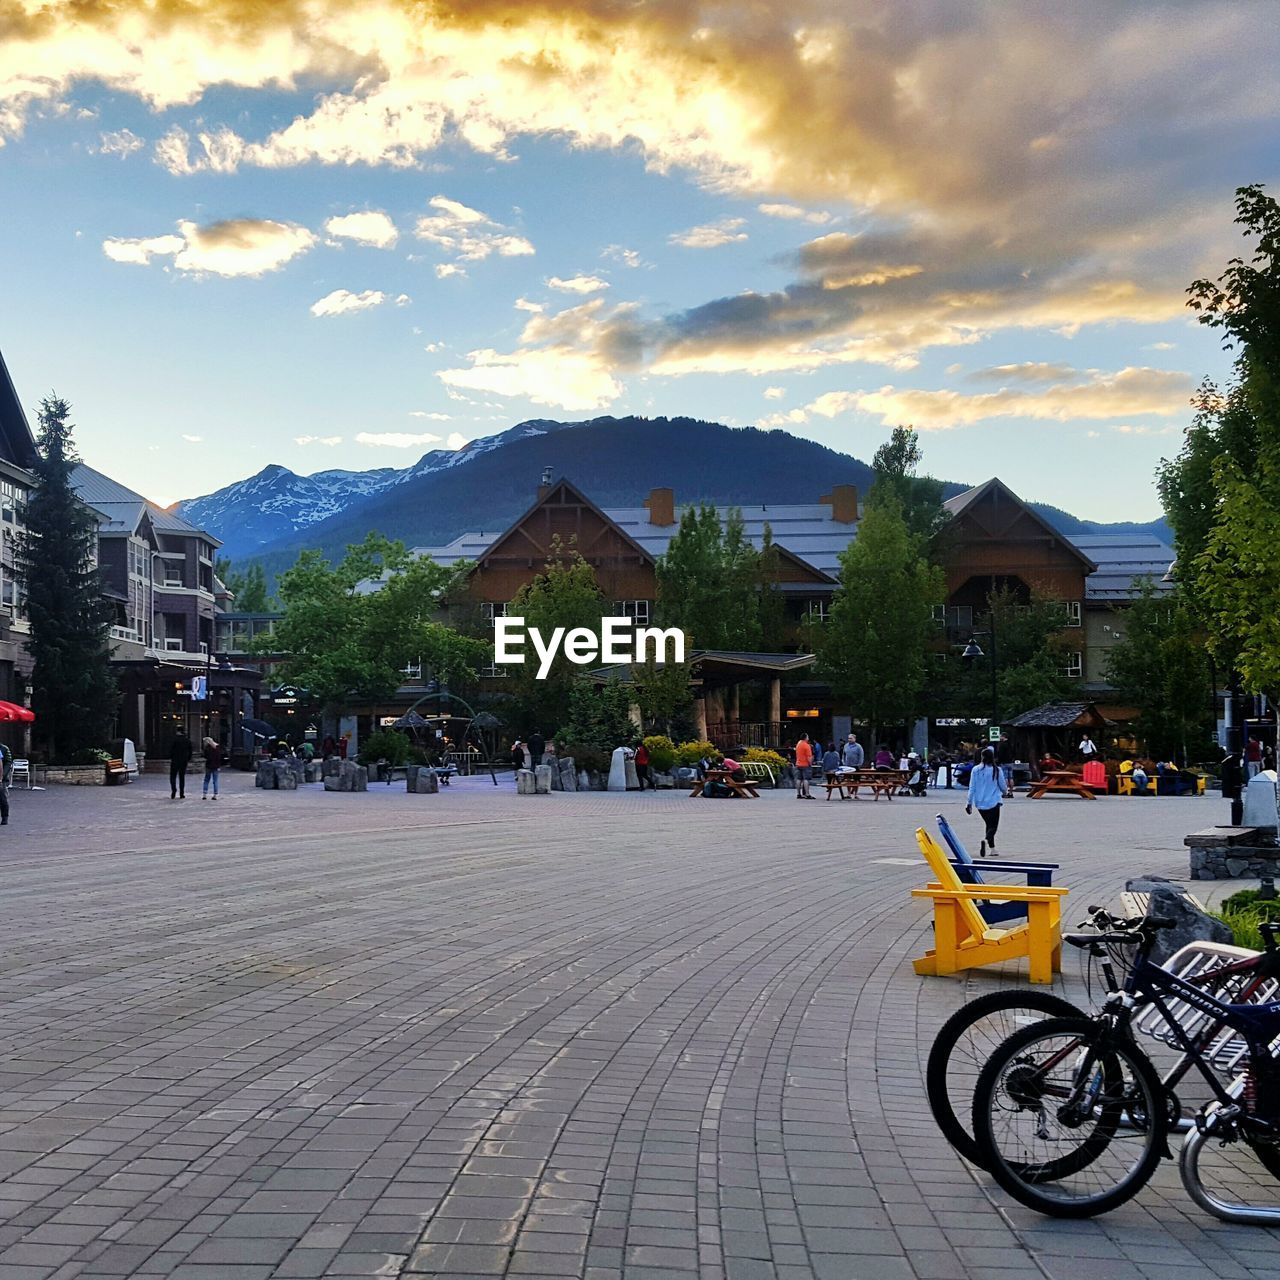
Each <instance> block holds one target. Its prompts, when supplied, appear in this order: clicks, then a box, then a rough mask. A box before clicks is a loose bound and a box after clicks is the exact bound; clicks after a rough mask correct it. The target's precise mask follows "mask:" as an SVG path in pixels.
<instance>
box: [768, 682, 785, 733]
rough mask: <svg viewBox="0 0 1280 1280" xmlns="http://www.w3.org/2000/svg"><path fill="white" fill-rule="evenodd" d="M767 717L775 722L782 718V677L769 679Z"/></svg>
mask: <svg viewBox="0 0 1280 1280" xmlns="http://www.w3.org/2000/svg"><path fill="white" fill-rule="evenodd" d="M769 719H770V720H772V721H773V722H774V723H775V724H777V723H778V722H779V721H780V720H781V719H782V677H781V676H774V677H773V679H772V680H770V681H769Z"/></svg>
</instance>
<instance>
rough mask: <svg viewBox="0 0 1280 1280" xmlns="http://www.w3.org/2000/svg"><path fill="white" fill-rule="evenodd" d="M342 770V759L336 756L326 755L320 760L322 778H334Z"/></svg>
mask: <svg viewBox="0 0 1280 1280" xmlns="http://www.w3.org/2000/svg"><path fill="white" fill-rule="evenodd" d="M341 770H342V761H341V759H340V758H339V757H338V756H326V757H325V759H323V760H322V761H321V762H320V776H321V777H322V778H336V777H337V776H338V774H339V773H340V772H341Z"/></svg>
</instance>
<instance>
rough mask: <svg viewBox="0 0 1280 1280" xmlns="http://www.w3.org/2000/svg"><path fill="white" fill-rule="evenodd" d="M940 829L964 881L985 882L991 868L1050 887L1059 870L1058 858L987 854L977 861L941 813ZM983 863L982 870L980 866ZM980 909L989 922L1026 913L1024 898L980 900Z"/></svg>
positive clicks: (1034, 886) (1038, 886)
mask: <svg viewBox="0 0 1280 1280" xmlns="http://www.w3.org/2000/svg"><path fill="white" fill-rule="evenodd" d="M938 830H939V831H940V832H941V833H942V841H943V843H944V844H945V845H946V846H947V852H948V853H949V854H950V855H951V856H950V862H951V865H952V866H953V867H955V869H956V874H957V875H958V876H959V877H960V879H961V880H962V881H964V883H965V884H986V883H987V882H986V881H985V880H984V879H983V878H982V872H983V871H987V870H991V871H999V872H1001V873H1002V877H1001V878H1003V873H1004V872H1009V871H1011V872H1013V873H1014V874H1015V875H1025V876H1026V877H1027V887H1028V888H1029V889H1049V888H1052V887H1053V873H1054V872H1055V871H1057V869H1058V864H1057V863H1056V862H997V861H996V860H995V859H994V858H985V859H983V861H982V863H981V864H979V863H976V862H974V860H973V858H972V857H970V855H969V851H968V850H967V849H966V848H965V847H964V844H963V843H962V842H961V840H960V837H959V836H958V835H956V833H955V831H954V830H953V829H952V826H951V823H949V822H948V821H947V820H946V818H944V817H943V816H942V814H938ZM979 866H981V870H979ZM978 910H979V911H981V912H982V918H983V919H984V920H985V921H986V922H987V923H988V924H1003V923H1004V922H1005V921H1006V920H1021V919H1022V918H1023V917H1024V916H1025V915H1026V914H1027V904H1026V903H1025V902H979V903H978Z"/></svg>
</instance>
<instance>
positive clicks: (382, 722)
mask: <svg viewBox="0 0 1280 1280" xmlns="http://www.w3.org/2000/svg"><path fill="white" fill-rule="evenodd" d="M399 719H400V717H399V716H379V717H378V728H379V729H390V728H391V726H392V725H393V724H395V722H396V721H397V720H399Z"/></svg>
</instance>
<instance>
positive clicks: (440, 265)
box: [436, 262, 467, 280]
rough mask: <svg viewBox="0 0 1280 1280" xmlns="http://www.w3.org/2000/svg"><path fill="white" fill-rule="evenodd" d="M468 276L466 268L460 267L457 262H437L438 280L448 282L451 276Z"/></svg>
mask: <svg viewBox="0 0 1280 1280" xmlns="http://www.w3.org/2000/svg"><path fill="white" fill-rule="evenodd" d="M466 274H467V269H466V267H460V266H458V264H457V263H456V262H437V263H436V279H437V280H448V279H449V277H450V276H465V275H466Z"/></svg>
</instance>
